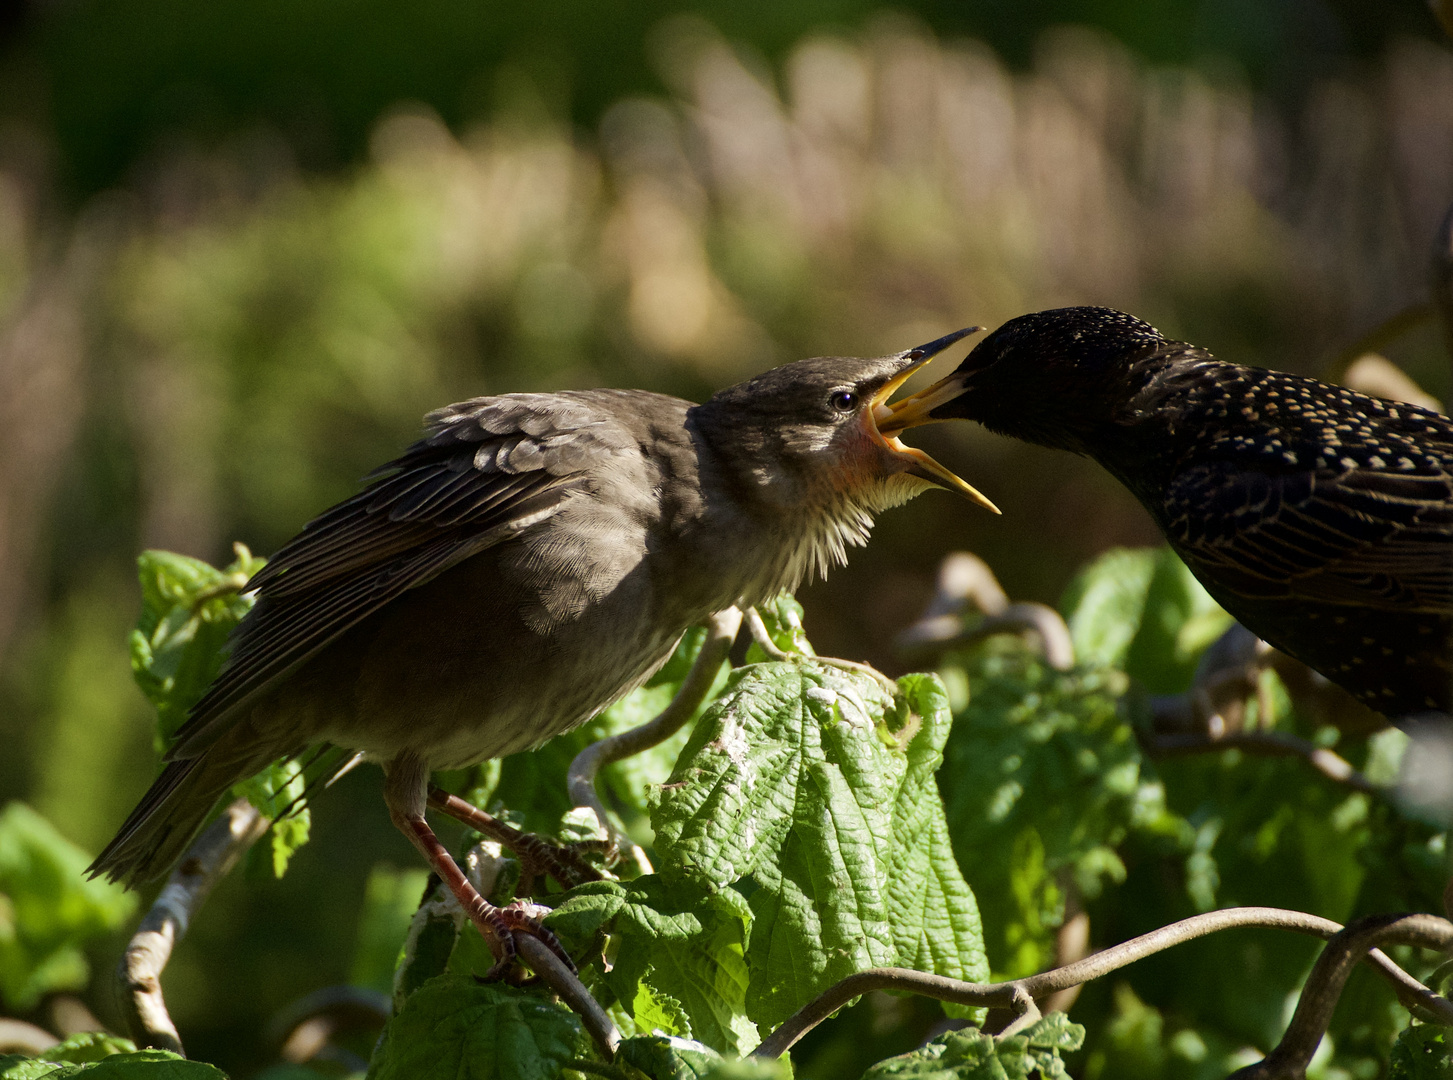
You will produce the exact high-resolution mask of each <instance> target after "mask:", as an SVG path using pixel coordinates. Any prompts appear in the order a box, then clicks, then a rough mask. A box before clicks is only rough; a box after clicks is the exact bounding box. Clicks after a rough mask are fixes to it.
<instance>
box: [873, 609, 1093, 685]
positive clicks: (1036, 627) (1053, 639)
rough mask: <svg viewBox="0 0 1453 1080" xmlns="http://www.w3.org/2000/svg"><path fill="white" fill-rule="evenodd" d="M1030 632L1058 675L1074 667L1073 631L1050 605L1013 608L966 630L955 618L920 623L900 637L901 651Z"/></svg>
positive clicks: (945, 616)
mask: <svg viewBox="0 0 1453 1080" xmlns="http://www.w3.org/2000/svg"><path fill="white" fill-rule="evenodd" d="M1026 631H1029V632H1031V633H1033V634H1035V635H1036V636H1037V637H1038V638H1039V644H1040V651H1041V652H1042V653H1043V655H1044V659H1045V662H1046V663H1047V664H1049V666H1050V667H1052V668H1054V669H1055V670H1056V671H1068V670H1070V668H1072V667H1074V666H1075V646H1074V642H1073V640H1072V639H1071V638H1070V628H1069V627H1068V626H1066V625H1065V621H1064V618H1063V616H1061V615H1060V613H1059V612H1058V611H1055V609H1054V608H1052V607H1050V606H1049V605H1047V604H1040V603H1034V602H1030V603H1023V604H1010V605H1009V606H1008V607H1006V608H1005V609H1004V610H1003V611H1001V612H1000V613H998V614H997V615H986V616H984V618H983V619H981V620H979V621H978V622H977V623H974V624H973V625H970V626H966V625H964V622H963V620H962V619H960V618H959V617H958V616H956V615H939V616H935V617H934V618H931V619H920V620H919V621H918V622H916V623H914V624H913V625H912V626H910V627H908V628H907V629H906V630H904V631H903V632H902V633H901V634H899V635H898V645H899V646H900V647H901V648H922V647H924V646H928V645H932V646H935V647H937V648H940V649H946V648H951V647H952V646H955V645H971V644H973V643H974V642H976V641H983V640H984V639H985V638H989V637H994V636H995V635H996V634H1022V633H1024V632H1026Z"/></svg>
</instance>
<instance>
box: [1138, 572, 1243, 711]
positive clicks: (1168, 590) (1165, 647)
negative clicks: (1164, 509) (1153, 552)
mask: <svg viewBox="0 0 1453 1080" xmlns="http://www.w3.org/2000/svg"><path fill="white" fill-rule="evenodd" d="M1234 621H1235V620H1233V619H1232V618H1231V616H1230V615H1229V614H1227V612H1225V611H1224V610H1223V609H1222V608H1221V606H1220V605H1219V604H1217V603H1216V601H1215V600H1213V599H1211V594H1210V593H1208V592H1206V589H1205V586H1203V585H1202V584H1201V583H1200V582H1199V581H1197V580H1196V578H1195V576H1194V575H1193V574H1192V573H1191V572H1190V570H1189V569H1188V568H1187V567H1186V564H1185V563H1183V562H1182V561H1181V560H1180V557H1179V556H1177V555H1176V553H1175V552H1173V551H1172V550H1171V549H1170V548H1162V549H1161V550H1160V552H1159V553H1158V555H1157V557H1156V560H1155V572H1154V573H1153V574H1152V575H1151V578H1150V583H1149V587H1148V588H1147V589H1146V593H1145V606H1144V609H1143V610H1142V612H1141V616H1140V626H1139V628H1138V629H1137V630H1136V633H1135V638H1134V640H1132V641H1131V642H1130V646H1129V648H1128V649H1127V650H1126V652H1125V673H1126V674H1127V675H1129V676H1130V677H1131V678H1132V679H1134V680H1135V681H1136V682H1138V683H1140V685H1141V686H1143V687H1145V688H1146V689H1147V690H1149V691H1150V692H1151V693H1152V694H1178V693H1180V692H1182V691H1183V690H1188V689H1190V686H1191V683H1192V681H1193V680H1194V678H1195V674H1196V662H1197V661H1198V660H1199V659H1200V656H1201V653H1203V652H1204V651H1205V650H1206V647H1207V646H1208V645H1210V644H1211V643H1212V642H1213V641H1215V640H1216V639H1217V638H1218V637H1220V636H1221V635H1222V634H1223V633H1225V631H1226V630H1227V629H1228V628H1229V627H1230V626H1231V624H1232V622H1234Z"/></svg>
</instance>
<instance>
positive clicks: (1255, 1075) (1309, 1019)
mask: <svg viewBox="0 0 1453 1080" xmlns="http://www.w3.org/2000/svg"><path fill="white" fill-rule="evenodd" d="M1383 942H1388V943H1390V944H1397V945H1418V946H1421V947H1422V948H1425V949H1443V950H1446V949H1448V948H1449V947H1453V923H1450V922H1449V921H1448V920H1447V919H1440V918H1438V917H1437V916H1436V915H1369V916H1367V917H1366V918H1363V919H1358V920H1357V921H1356V922H1354V923H1352V924H1350V925H1348V926H1347V927H1345V928H1344V929H1342V930H1341V931H1340V932H1339V933H1337V934H1336V935H1335V936H1334V937H1333V938H1332V939H1331V940H1330V941H1329V942H1328V943H1327V947H1326V948H1325V949H1323V950H1322V955H1321V956H1319V957H1318V958H1317V963H1316V965H1315V966H1314V967H1313V968H1312V973H1311V975H1309V976H1308V977H1307V985H1306V986H1305V987H1304V988H1303V990H1302V996H1301V998H1300V999H1299V1000H1298V1001H1297V1011H1296V1012H1295V1013H1294V1014H1293V1016H1292V1022H1291V1023H1290V1024H1288V1025H1287V1029H1286V1032H1285V1033H1284V1034H1283V1035H1282V1038H1281V1042H1279V1043H1277V1045H1276V1049H1274V1050H1273V1051H1272V1052H1271V1053H1270V1054H1268V1055H1266V1058H1265V1060H1263V1061H1260V1062H1258V1063H1257V1064H1255V1065H1248V1066H1247V1067H1246V1068H1244V1069H1238V1070H1237V1071H1236V1072H1234V1073H1232V1074H1231V1080H1303V1078H1304V1077H1305V1076H1306V1074H1307V1066H1308V1065H1309V1064H1310V1063H1311V1060H1312V1055H1313V1054H1315V1053H1316V1052H1317V1046H1318V1045H1319V1044H1320V1043H1321V1041H1322V1036H1323V1035H1324V1034H1326V1032H1327V1025H1328V1023H1330V1022H1331V1019H1332V1010H1333V1009H1335V1008H1336V1007H1337V999H1338V998H1339V997H1341V995H1342V987H1343V986H1344V985H1346V983H1347V976H1348V975H1350V974H1351V973H1352V969H1353V968H1354V967H1355V966H1356V965H1357V962H1358V961H1359V960H1361V959H1362V958H1363V957H1365V956H1368V955H1369V950H1371V955H1377V956H1381V955H1382V953H1381V952H1380V951H1379V950H1376V949H1374V948H1373V946H1375V945H1379V944H1381V943H1383ZM1388 963H1389V964H1391V963H1392V962H1391V961H1388ZM1399 970H1401V969H1399ZM1396 985H1397V984H1395V986H1396ZM1419 985H1421V984H1419ZM1399 996H1401V995H1399ZM1440 1000H1444V1002H1445V1004H1446V1003H1447V1002H1446V1000H1445V999H1440ZM1443 1022H1444V1023H1448V1022H1449V1021H1447V1020H1444V1021H1443Z"/></svg>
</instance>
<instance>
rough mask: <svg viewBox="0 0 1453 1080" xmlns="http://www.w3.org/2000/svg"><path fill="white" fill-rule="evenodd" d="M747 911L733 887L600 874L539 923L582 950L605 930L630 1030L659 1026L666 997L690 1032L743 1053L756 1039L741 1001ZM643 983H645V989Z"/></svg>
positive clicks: (613, 980) (612, 983) (614, 985)
mask: <svg viewBox="0 0 1453 1080" xmlns="http://www.w3.org/2000/svg"><path fill="white" fill-rule="evenodd" d="M751 917H752V914H751V910H750V908H749V907H748V906H747V902H746V901H745V900H744V899H743V898H742V897H741V895H740V894H738V893H736V892H734V891H732V890H730V889H727V890H722V891H715V890H711V889H707V888H702V887H700V886H697V885H694V884H692V883H689V882H675V883H668V882H666V881H665V880H663V879H662V878H661V877H660V876H659V875H655V874H651V875H648V876H646V877H641V878H637V879H636V880H635V881H632V882H630V883H629V884H626V885H623V884H621V883H619V882H609V881H601V882H591V883H590V884H588V885H582V886H580V887H578V888H576V889H573V890H571V892H570V894H569V896H568V897H567V898H566V899H565V900H564V901H563V902H562V903H561V904H560V905H559V906H558V907H557V908H556V909H555V910H554V912H552V913H551V914H550V915H549V916H548V917H547V918H546V920H545V924H546V925H547V926H548V927H550V929H551V930H553V931H554V932H555V933H556V934H557V935H558V936H559V937H560V939H561V941H562V942H564V943H565V944H566V948H567V949H570V950H571V952H572V953H573V954H575V955H582V956H583V955H588V953H589V946H588V945H586V944H584V943H586V942H589V941H591V940H592V939H593V937H594V935H596V934H597V933H599V932H600V931H601V930H608V931H609V932H610V933H611V935H612V936H613V938H614V943H615V948H616V960H615V964H614V966H613V967H612V969H611V971H610V974H609V976H607V983H608V985H609V987H610V989H611V991H612V992H613V993H614V994H615V996H616V998H617V999H618V1000H619V1001H621V1002H622V1004H623V1005H624V1006H625V1007H626V1008H627V1009H628V1010H629V1011H630V1013H631V1019H632V1021H633V1022H634V1023H635V1025H636V1028H637V1030H639V1031H645V1032H649V1031H652V1030H653V1029H654V1028H655V1027H657V1026H659V1023H658V1021H657V1020H656V1015H657V1014H656V1012H655V1006H656V1005H658V1004H660V1003H661V1002H662V1000H663V999H668V1000H669V1001H671V1002H672V1003H675V1004H677V1005H679V1007H680V1009H681V1013H682V1015H683V1017H684V1019H686V1020H687V1021H688V1022H689V1031H688V1032H686V1033H687V1034H690V1035H691V1036H692V1037H694V1038H696V1039H699V1040H701V1041H702V1042H703V1043H705V1044H707V1045H708V1046H711V1047H714V1048H716V1049H717V1050H720V1051H723V1052H732V1053H738V1054H744V1053H747V1052H749V1051H750V1050H752V1048H754V1047H755V1046H756V1045H757V1043H758V1041H759V1036H758V1032H757V1027H756V1025H755V1024H753V1023H752V1021H751V1020H750V1019H748V1017H747V1008H746V999H747V986H748V972H747V963H746V959H745V948H746V942H747V937H748V932H749V927H750V925H751ZM577 950H578V951H577ZM596 951H598V949H597V950H596ZM642 985H646V986H648V987H649V988H650V990H649V993H648V994H647V995H645V996H644V997H643V996H642V995H641V992H640V987H641V986H642Z"/></svg>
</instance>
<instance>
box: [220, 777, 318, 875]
mask: <svg viewBox="0 0 1453 1080" xmlns="http://www.w3.org/2000/svg"><path fill="white" fill-rule="evenodd" d="M307 787H308V783H307V777H306V776H304V773H303V764H302V762H301V761H299V760H297V759H296V758H287V759H284V760H282V761H277V762H274V763H273V764H271V765H269V766H268V767H267V768H266V769H264V770H263V771H262V772H260V773H258V774H257V775H256V776H250V777H248V778H247V779H246V780H243V781H241V782H240V783H237V784H233V785H232V791H233V793H234V794H237V795H241V796H244V797H245V798H246V799H247V801H248V802H250V803H252V805H253V806H255V807H257V809H258V812H259V813H261V814H263V815H264V816H265V817H270V818H272V819H273V822H272V826H271V827H270V828H269V829H268V832H267V836H268V843H267V846H266V847H265V848H264V847H260V846H259V847H255V848H253V849H252V851H251V852H250V853H249V854H250V855H252V856H259V855H263V853H264V852H265V853H266V856H265V857H267V858H268V859H269V863H268V866H269V868H270V869H271V872H272V875H273V876H274V877H276V878H281V877H282V876H283V875H284V874H285V873H287V869H288V862H289V861H290V860H291V859H292V857H293V855H294V854H296V853H297V850H298V848H300V847H302V846H303V845H304V844H306V843H307V842H308V832H309V828H310V826H311V824H312V813H311V812H310V811H309V809H308V806H307V804H306V802H304V801H303V794H304V792H305V791H307ZM250 865H252V864H251V863H250V864H249V866H250Z"/></svg>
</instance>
